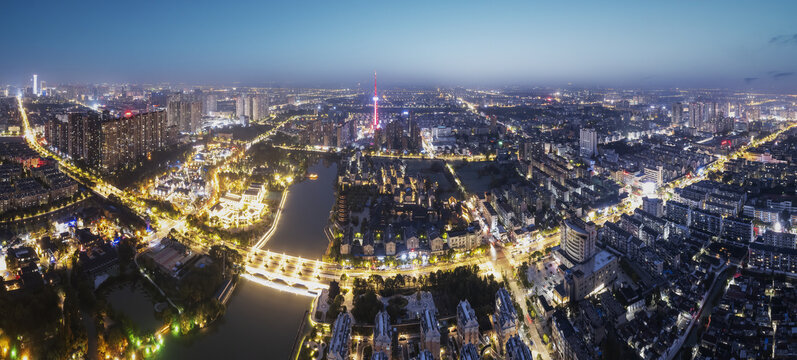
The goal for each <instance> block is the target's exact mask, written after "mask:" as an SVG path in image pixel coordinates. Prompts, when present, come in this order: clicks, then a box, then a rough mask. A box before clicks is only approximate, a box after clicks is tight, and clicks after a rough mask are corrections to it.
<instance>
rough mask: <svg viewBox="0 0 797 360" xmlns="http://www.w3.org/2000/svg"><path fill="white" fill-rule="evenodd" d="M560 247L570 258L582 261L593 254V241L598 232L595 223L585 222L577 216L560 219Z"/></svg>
mask: <svg viewBox="0 0 797 360" xmlns="http://www.w3.org/2000/svg"><path fill="white" fill-rule="evenodd" d="M560 228H561V240H560V243H561V247H562V250H564V252H565V254H566V255H567V257H569V258H570V260H572V261H574V262H577V263H583V262H586V261H587V260H589V259H590V258H591V257H592V255H594V254H595V241H596V240H597V237H598V233H597V230H596V229H595V224H594V223H592V222H589V223H585V222H584V221H583V220H581V219H578V218H569V219H565V220H563V221H562V224H561V226H560Z"/></svg>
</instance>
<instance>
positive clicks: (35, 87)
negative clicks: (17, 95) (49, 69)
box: [33, 74, 39, 95]
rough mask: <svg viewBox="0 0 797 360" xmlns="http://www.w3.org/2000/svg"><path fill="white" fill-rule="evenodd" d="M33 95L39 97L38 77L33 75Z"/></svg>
mask: <svg viewBox="0 0 797 360" xmlns="http://www.w3.org/2000/svg"><path fill="white" fill-rule="evenodd" d="M33 95H39V75H36V74H33Z"/></svg>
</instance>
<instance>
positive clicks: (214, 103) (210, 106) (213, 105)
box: [203, 93, 219, 115]
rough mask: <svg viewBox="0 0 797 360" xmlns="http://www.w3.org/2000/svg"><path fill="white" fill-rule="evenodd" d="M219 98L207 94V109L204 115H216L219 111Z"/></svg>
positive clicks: (205, 108)
mask: <svg viewBox="0 0 797 360" xmlns="http://www.w3.org/2000/svg"><path fill="white" fill-rule="evenodd" d="M218 101H219V97H218V96H217V95H216V94H212V93H211V94H207V95H206V96H205V107H204V111H203V113H204V114H205V115H208V114H210V113H214V112H216V111H217V109H218Z"/></svg>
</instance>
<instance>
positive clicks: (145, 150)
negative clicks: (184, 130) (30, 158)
mask: <svg viewBox="0 0 797 360" xmlns="http://www.w3.org/2000/svg"><path fill="white" fill-rule="evenodd" d="M45 139H46V140H47V143H48V146H50V147H51V148H53V149H55V150H56V151H58V152H60V153H62V154H65V155H68V156H69V157H70V158H71V159H72V160H73V161H75V162H82V163H84V164H86V165H87V166H90V167H95V168H101V169H102V170H104V171H108V172H110V171H114V170H116V169H117V168H119V167H121V166H125V165H130V164H133V163H135V162H136V161H138V160H139V159H141V158H142V157H146V156H148V155H150V153H152V152H153V151H157V150H160V149H162V148H164V147H166V146H168V145H169V144H170V143H171V134H170V132H169V131H168V126H167V116H166V112H163V111H158V112H150V113H144V114H137V115H132V114H129V115H127V116H124V117H121V118H111V117H109V116H108V115H103V114H99V113H96V112H89V113H73V114H68V115H67V114H63V115H58V116H56V117H55V118H53V119H51V120H50V121H49V122H48V123H47V124H46V126H45Z"/></svg>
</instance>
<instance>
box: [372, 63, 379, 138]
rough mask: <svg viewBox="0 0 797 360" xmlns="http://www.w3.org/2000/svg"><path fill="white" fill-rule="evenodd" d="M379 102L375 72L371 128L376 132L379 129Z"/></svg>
mask: <svg viewBox="0 0 797 360" xmlns="http://www.w3.org/2000/svg"><path fill="white" fill-rule="evenodd" d="M378 102H379V95H377V92H376V71H374V123H373V124H372V125H371V127H372V128H373V129H374V130H376V128H378V127H379V107H378V106H377V103H378Z"/></svg>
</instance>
